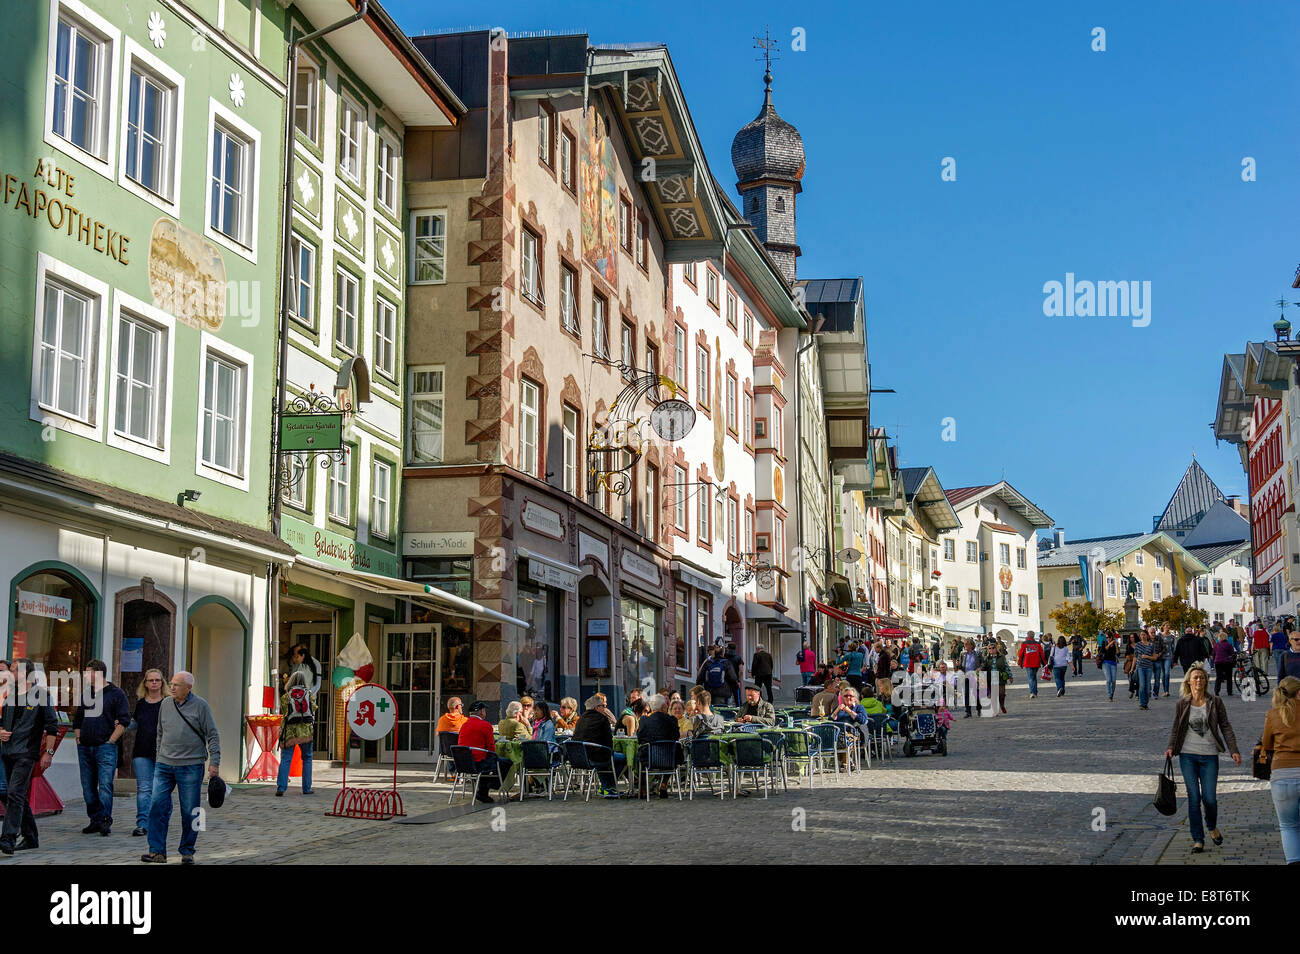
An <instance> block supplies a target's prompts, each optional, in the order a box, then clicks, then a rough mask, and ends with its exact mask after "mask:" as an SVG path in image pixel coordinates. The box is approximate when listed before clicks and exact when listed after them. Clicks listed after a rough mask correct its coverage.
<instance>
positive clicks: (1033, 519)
mask: <svg viewBox="0 0 1300 954" xmlns="http://www.w3.org/2000/svg"><path fill="white" fill-rule="evenodd" d="M986 496H994V497H997V498H998V499H999V500H1001V501H1002V502H1003V503H1004V504H1006V505H1007V506H1008V507H1010V508H1011V509H1012V510H1014V511H1015V512H1016V513H1018V514H1020V516H1022V517H1024V518H1025V520H1027V521H1028V522H1029V525H1030V526H1031V527H1034V528H1036V529H1040V530H1045V529H1047V528H1048V527H1050V526H1051V525H1052V524H1053V523H1055V521H1054V520H1053V519H1052V518H1051V517H1049V516H1048V515H1047V514H1046V513H1045V512H1044V511H1043V510H1042V509H1041V508H1040V507H1039V506H1038V505H1037V504H1035V503H1034V502H1033V501H1032V500H1030V499H1029V498H1028V497H1026V496H1025V495H1024V494H1022V493H1021V492H1020V491H1018V490H1016V488H1014V487H1012V486H1011V485H1010V484H1009V483H1007V482H1006V481H1005V480H1000V481H998V482H997V483H996V484H982V485H980V486H978V487H958V488H957V489H956V490H950V491H948V502H949V503H950V504H952V505H953V508H954V509H956V508H957V507H959V506H964V505H965V504H968V503H970V502H972V501H974V500H977V499H981V498H983V497H986Z"/></svg>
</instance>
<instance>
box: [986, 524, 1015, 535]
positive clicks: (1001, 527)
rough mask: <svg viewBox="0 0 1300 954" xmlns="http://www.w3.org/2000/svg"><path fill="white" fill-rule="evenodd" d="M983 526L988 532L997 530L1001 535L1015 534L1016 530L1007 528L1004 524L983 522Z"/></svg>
mask: <svg viewBox="0 0 1300 954" xmlns="http://www.w3.org/2000/svg"><path fill="white" fill-rule="evenodd" d="M984 526H986V527H988V528H989V529H990V530H999V531H1001V532H1002V533H1015V532H1016V528H1015V527H1008V526H1007V525H1006V524H1005V523H987V522H984Z"/></svg>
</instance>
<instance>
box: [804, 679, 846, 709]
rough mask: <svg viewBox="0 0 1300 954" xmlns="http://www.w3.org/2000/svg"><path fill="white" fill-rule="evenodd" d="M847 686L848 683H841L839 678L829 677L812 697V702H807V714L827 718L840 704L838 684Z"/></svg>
mask: <svg viewBox="0 0 1300 954" xmlns="http://www.w3.org/2000/svg"><path fill="white" fill-rule="evenodd" d="M841 685H843V686H844V687H846V688H847V687H848V685H849V684H848V683H847V682H844V683H841V682H840V680H839V679H836V678H834V677H830V678H828V679H827V680H826V687H825V688H824V689H822V691H821V692H819V693H817V695H815V696H813V697H812V702H810V703H809V704H808V714H809V715H810V716H812V717H813V718H814V719H829V718H830V716H831V713H832V712H834V711H835V707H836V706H838V705H839V704H840V686H841Z"/></svg>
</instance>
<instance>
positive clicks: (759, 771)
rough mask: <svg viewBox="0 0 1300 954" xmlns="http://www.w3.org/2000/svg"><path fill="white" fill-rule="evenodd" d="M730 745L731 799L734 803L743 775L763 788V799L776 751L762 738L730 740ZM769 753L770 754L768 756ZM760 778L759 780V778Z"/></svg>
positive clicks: (766, 794)
mask: <svg viewBox="0 0 1300 954" xmlns="http://www.w3.org/2000/svg"><path fill="white" fill-rule="evenodd" d="M728 741H729V744H730V745H731V755H732V762H731V798H732V800H733V801H734V800H735V798H736V795H737V793H738V792H739V791H740V780H741V778H742V777H744V776H745V775H749V776H751V777H752V778H753V779H754V785H755V788H756V789H757V786H759V785H760V784H761V785H762V787H763V797H764V798H767V796H768V787H769V784H770V782H771V778H772V763H773V762H774V761H775V758H776V751H775V750H774V749H773V748H772V743H771V742H769V741H768V740H767V739H765V738H763V737H762V736H754V737H753V738H745V739H730V740H728ZM769 753H770V754H769ZM760 775H761V776H762V778H761V780H760V778H759V776H760Z"/></svg>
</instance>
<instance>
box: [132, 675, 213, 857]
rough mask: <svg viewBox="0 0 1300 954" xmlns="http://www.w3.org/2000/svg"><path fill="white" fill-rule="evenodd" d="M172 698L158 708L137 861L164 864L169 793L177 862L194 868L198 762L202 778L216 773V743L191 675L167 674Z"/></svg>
mask: <svg viewBox="0 0 1300 954" xmlns="http://www.w3.org/2000/svg"><path fill="white" fill-rule="evenodd" d="M171 690H172V694H171V696H170V698H166V699H163V701H162V706H161V707H160V708H159V710H158V760H157V762H156V763H155V765H154V770H153V808H151V809H150V810H149V854H147V855H143V856H141V858H140V860H141V861H146V862H155V863H159V864H161V863H164V862H166V861H167V829H168V827H169V826H170V824H171V819H172V790H173V789H179V794H180V802H181V844H180V851H181V863H182V864H187V865H192V864H194V845H195V843H196V842H197V841H198V840H199V833H198V830H197V829H196V828H195V827H194V821H195V815H196V814H197V813H198V810H199V797H200V794H201V792H202V787H203V763H204V762H205V761H206V762H208V777H209V778H211V777H212V776H215V775H217V774H218V773H219V770H220V767H221V741H220V739H219V738H218V737H217V726H216V723H215V722H214V721H213V719H212V709H211V708H209V707H208V703H207V701H206V700H204V699H202V698H200V697H199V696H196V695H195V694H194V676H193V675H192V674H191V673H188V672H185V671H183V670H182V671H181V672H178V673H176V675H174V676H172V681H171Z"/></svg>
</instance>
